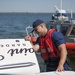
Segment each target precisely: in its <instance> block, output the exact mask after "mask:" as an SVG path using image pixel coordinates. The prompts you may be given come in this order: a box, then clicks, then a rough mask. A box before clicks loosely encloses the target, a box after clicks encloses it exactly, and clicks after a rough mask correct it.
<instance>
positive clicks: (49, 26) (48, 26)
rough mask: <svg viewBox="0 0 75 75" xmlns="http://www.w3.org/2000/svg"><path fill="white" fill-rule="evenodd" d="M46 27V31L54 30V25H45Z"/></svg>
mask: <svg viewBox="0 0 75 75" xmlns="http://www.w3.org/2000/svg"><path fill="white" fill-rule="evenodd" d="M46 27H47V28H48V30H49V29H52V28H55V25H50V24H47V25H46Z"/></svg>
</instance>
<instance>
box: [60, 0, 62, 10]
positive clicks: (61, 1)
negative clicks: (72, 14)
mask: <svg viewBox="0 0 75 75" xmlns="http://www.w3.org/2000/svg"><path fill="white" fill-rule="evenodd" d="M60 9H61V10H62V0H60Z"/></svg>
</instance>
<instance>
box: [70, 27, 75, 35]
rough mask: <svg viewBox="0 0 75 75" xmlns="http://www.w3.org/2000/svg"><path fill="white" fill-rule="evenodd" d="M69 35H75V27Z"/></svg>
mask: <svg viewBox="0 0 75 75" xmlns="http://www.w3.org/2000/svg"><path fill="white" fill-rule="evenodd" d="M70 35H75V27H73V29H72V31H71V34H70Z"/></svg>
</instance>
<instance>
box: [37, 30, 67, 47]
mask: <svg viewBox="0 0 75 75" xmlns="http://www.w3.org/2000/svg"><path fill="white" fill-rule="evenodd" d="M52 40H53V43H54V45H55V46H56V47H58V46H59V45H61V44H64V43H66V41H65V38H64V36H63V34H62V33H60V32H57V31H55V32H53V33H52ZM36 44H39V45H40V43H39V38H37V40H36Z"/></svg>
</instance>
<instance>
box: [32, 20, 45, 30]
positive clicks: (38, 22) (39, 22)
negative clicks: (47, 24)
mask: <svg viewBox="0 0 75 75" xmlns="http://www.w3.org/2000/svg"><path fill="white" fill-rule="evenodd" d="M41 23H44V21H43V20H40V19H37V20H35V21H34V22H33V24H32V26H33V31H34V30H35V28H36V27H37V26H39V25H40V24H41Z"/></svg>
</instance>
